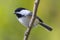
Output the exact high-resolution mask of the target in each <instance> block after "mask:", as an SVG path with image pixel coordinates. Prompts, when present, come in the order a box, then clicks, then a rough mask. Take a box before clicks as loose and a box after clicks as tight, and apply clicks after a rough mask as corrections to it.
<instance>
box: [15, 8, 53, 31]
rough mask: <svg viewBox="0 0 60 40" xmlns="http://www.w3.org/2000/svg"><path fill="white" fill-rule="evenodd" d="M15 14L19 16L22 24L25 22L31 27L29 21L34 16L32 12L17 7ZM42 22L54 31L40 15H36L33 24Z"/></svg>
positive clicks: (42, 24)
mask: <svg viewBox="0 0 60 40" xmlns="http://www.w3.org/2000/svg"><path fill="white" fill-rule="evenodd" d="M15 14H16V16H17V19H18V21H19V22H21V24H23V25H24V26H26V27H29V22H30V19H31V17H32V12H31V11H29V10H27V9H25V8H17V9H16V10H15ZM38 24H40V25H41V26H43V27H44V28H46V29H47V30H49V31H52V28H51V27H50V26H48V25H46V24H45V23H44V22H43V21H42V20H41V19H40V18H39V17H38V16H36V19H35V22H34V24H33V26H34V27H35V26H36V25H38Z"/></svg>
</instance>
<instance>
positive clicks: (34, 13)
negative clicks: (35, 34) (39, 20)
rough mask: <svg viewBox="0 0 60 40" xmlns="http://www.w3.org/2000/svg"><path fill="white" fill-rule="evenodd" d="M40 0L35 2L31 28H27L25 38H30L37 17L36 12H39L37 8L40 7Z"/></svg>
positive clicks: (25, 39) (26, 39)
mask: <svg viewBox="0 0 60 40" xmlns="http://www.w3.org/2000/svg"><path fill="white" fill-rule="evenodd" d="M39 2H40V0H35V2H34V7H33V14H32V18H31V21H30V23H29V28H27V30H26V32H25V35H24V40H28V37H29V34H30V32H31V29H32V26H33V23H34V21H35V18H36V13H37V8H38V5H39Z"/></svg>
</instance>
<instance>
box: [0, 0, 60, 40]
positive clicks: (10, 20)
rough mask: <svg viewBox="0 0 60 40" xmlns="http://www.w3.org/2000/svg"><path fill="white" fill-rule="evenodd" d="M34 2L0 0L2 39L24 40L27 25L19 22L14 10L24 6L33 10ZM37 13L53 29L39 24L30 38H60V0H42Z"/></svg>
mask: <svg viewBox="0 0 60 40" xmlns="http://www.w3.org/2000/svg"><path fill="white" fill-rule="evenodd" d="M33 3H34V0H0V40H23V37H24V32H25V31H26V27H24V26H23V25H21V24H20V23H19V22H18V20H17V19H16V16H15V14H14V10H15V9H16V8H18V7H24V8H27V9H29V10H31V11H32V8H33ZM37 15H38V16H39V17H40V18H41V19H42V20H43V21H44V22H45V23H47V24H49V25H50V26H52V28H53V31H52V32H48V31H47V30H45V29H44V28H42V26H40V25H38V27H35V28H33V29H32V31H31V34H30V36H29V40H60V0H41V1H40V4H39V8H38V12H37Z"/></svg>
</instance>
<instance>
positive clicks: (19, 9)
mask: <svg viewBox="0 0 60 40" xmlns="http://www.w3.org/2000/svg"><path fill="white" fill-rule="evenodd" d="M21 10H25V8H17V9H16V10H15V12H20V11H21Z"/></svg>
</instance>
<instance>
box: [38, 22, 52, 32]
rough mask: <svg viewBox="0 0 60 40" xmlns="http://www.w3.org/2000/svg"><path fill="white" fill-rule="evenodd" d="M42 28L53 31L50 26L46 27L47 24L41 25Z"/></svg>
mask: <svg viewBox="0 0 60 40" xmlns="http://www.w3.org/2000/svg"><path fill="white" fill-rule="evenodd" d="M39 24H40V25H41V26H43V27H44V28H46V29H47V30H49V31H52V28H51V27H50V26H48V25H46V24H45V23H42V22H41V23H39Z"/></svg>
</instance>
